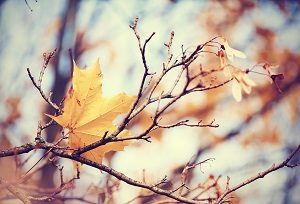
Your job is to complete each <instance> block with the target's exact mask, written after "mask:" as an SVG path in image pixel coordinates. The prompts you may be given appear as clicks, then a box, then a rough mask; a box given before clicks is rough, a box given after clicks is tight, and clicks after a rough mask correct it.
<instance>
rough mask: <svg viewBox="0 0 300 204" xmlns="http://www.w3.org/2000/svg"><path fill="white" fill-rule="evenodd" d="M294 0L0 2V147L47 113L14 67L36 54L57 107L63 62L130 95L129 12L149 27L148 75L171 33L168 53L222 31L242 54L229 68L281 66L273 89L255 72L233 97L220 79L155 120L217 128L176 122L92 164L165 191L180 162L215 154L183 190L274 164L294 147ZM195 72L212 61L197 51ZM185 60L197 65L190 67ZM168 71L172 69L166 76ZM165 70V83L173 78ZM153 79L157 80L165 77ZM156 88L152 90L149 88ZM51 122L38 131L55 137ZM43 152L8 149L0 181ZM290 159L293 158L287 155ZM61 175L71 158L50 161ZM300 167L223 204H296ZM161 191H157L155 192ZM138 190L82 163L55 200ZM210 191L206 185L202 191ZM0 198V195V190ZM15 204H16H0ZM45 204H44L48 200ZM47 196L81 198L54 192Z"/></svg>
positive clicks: (50, 180) (46, 175)
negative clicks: (94, 68)
mask: <svg viewBox="0 0 300 204" xmlns="http://www.w3.org/2000/svg"><path fill="white" fill-rule="evenodd" d="M299 11H300V3H299V2H298V1H296V0H295V1H284V0H282V1H275V0H274V1H271V0H270V1H250V0H240V1H238V0H224V1H215V0H212V1H193V0H187V1H180V0H162V1H160V0H154V1H150V0H149V1H138V0H130V1H121V0H119V1H118V0H111V1H110V0H106V1H104V0H103V1H100V0H99V1H93V0H90V1H75V0H69V1H67V0H65V1H60V0H52V1H37V2H36V1H34V0H27V2H26V1H22V0H10V1H5V0H1V1H0V29H1V33H0V48H1V49H0V126H1V129H0V148H1V149H5V148H9V147H14V146H17V145H21V144H23V143H25V142H30V141H33V140H34V138H35V134H36V129H37V125H38V121H40V120H42V121H47V120H48V119H47V118H45V117H44V113H52V111H53V110H51V108H50V107H48V106H47V104H46V103H45V102H44V101H43V100H42V98H41V97H40V95H39V93H38V91H37V90H36V89H35V88H34V86H33V85H32V83H31V81H30V79H29V77H28V75H27V72H26V68H30V70H31V72H32V73H33V75H34V76H35V77H36V78H37V77H38V74H39V72H40V70H41V67H42V63H43V53H44V52H50V51H53V50H54V49H55V48H56V49H57V52H56V56H55V57H54V58H53V60H52V61H51V64H50V65H49V67H48V68H47V69H46V72H45V75H44V79H43V83H42V87H43V89H44V90H45V92H46V93H49V92H50V91H52V92H53V101H55V102H60V101H61V100H62V98H63V96H64V95H65V92H66V90H67V89H68V88H69V87H70V75H71V73H70V71H71V64H70V57H69V53H68V49H69V48H71V49H72V52H73V57H74V59H75V61H76V62H77V64H78V65H79V66H80V67H85V66H88V65H91V64H93V63H94V62H95V61H96V59H97V58H98V57H99V59H100V64H101V69H102V71H103V74H104V82H103V89H104V94H105V95H107V96H110V95H114V94H116V93H119V92H122V91H125V92H126V93H127V94H129V95H136V93H137V91H138V87H139V86H138V85H139V83H140V80H141V76H142V74H143V65H142V60H141V56H140V53H139V50H138V44H137V40H136V38H135V36H134V34H133V32H132V30H131V29H130V28H129V24H131V23H132V22H133V21H134V19H135V17H136V16H139V19H140V20H139V24H138V32H139V34H140V36H141V38H142V40H145V39H146V38H148V37H149V36H150V35H151V33H152V32H156V35H155V36H154V37H153V40H152V41H151V42H150V43H149V47H148V50H147V55H146V57H147V60H148V64H149V67H150V69H151V70H152V71H156V72H158V73H159V71H160V70H161V69H162V63H163V62H164V61H165V60H166V57H167V50H166V48H165V46H164V43H166V42H168V40H169V36H170V33H171V32H172V31H174V33H175V36H174V42H173V47H172V51H173V53H174V56H178V55H180V53H181V46H182V45H183V46H184V47H185V48H191V50H192V48H194V47H195V46H197V45H198V44H201V43H204V42H206V41H208V40H209V39H211V38H213V37H215V36H219V35H222V36H224V37H225V38H226V39H227V40H228V42H229V43H230V45H231V46H232V47H234V48H236V49H239V50H242V51H243V52H244V53H245V54H246V55H247V59H243V60H236V61H235V64H237V65H238V66H241V67H243V68H245V69H246V68H251V67H252V66H253V65H255V64H257V63H266V62H268V63H270V64H273V65H279V68H277V70H276V72H277V73H284V76H285V78H284V80H283V81H281V82H280V83H279V86H280V88H281V89H282V93H279V92H278V90H277V89H276V87H275V86H274V84H271V83H269V81H268V79H267V78H266V77H263V76H259V75H253V76H251V77H252V79H253V80H255V81H256V82H257V84H258V86H257V87H256V88H255V89H254V90H253V92H252V93H251V94H250V95H247V96H246V97H244V98H243V101H242V102H240V103H237V102H235V100H234V99H233V97H232V96H231V86H230V84H229V85H226V86H223V87H220V88H218V89H214V90H212V91H208V92H201V93H195V94H192V95H189V96H188V97H187V98H185V99H184V100H181V101H179V102H178V103H177V104H176V105H175V106H174V107H173V108H172V109H170V110H169V112H168V113H167V114H165V116H164V119H165V120H166V121H170V122H172V121H173V122H174V121H178V120H182V119H186V118H189V119H195V120H202V121H203V122H205V123H209V122H210V121H212V120H213V119H215V121H216V123H217V124H219V125H220V127H219V128H188V127H177V128H172V129H164V130H158V131H156V132H155V133H153V135H152V136H153V139H152V142H151V143H147V142H137V143H136V144H134V145H132V146H129V147H127V148H126V149H125V151H124V152H118V153H115V154H108V157H107V158H106V159H105V161H104V164H107V165H109V166H110V167H112V168H114V169H116V170H118V171H120V172H122V173H124V174H125V175H127V176H129V177H131V178H134V179H136V180H142V179H145V180H146V182H147V183H150V184H151V183H153V184H155V183H157V182H159V181H160V180H161V179H163V178H164V177H165V176H167V179H169V180H170V181H172V183H173V185H174V186H176V185H177V186H178V185H180V174H181V171H182V170H183V168H184V166H185V165H186V163H187V162H188V161H190V160H193V159H194V160H196V161H202V160H205V159H208V158H215V160H214V161H212V162H209V164H204V165H202V166H201V170H200V168H199V167H197V168H195V169H194V170H193V175H192V177H191V179H190V180H189V181H188V183H187V185H188V186H189V187H191V188H192V187H193V186H196V185H198V184H199V183H200V184H201V183H204V182H206V181H207V180H208V179H209V178H213V177H214V178H217V177H218V176H219V175H222V177H221V179H220V186H223V187H224V185H225V183H226V176H229V177H230V178H231V180H230V184H231V185H234V184H238V183H240V182H242V181H243V180H245V179H246V178H248V177H249V176H253V175H255V174H256V173H257V172H259V171H261V170H264V169H266V168H268V167H270V166H271V165H272V164H273V163H279V162H281V161H283V160H284V159H285V157H286V156H287V155H288V154H289V153H290V152H291V151H292V150H293V149H294V148H295V147H296V146H297V145H298V144H299V143H300V136H299V131H300V124H299V119H300V118H299V116H300V115H299V111H300V105H299V104H300V103H299V102H300V91H299V90H300V86H299V84H300V52H299V51H300V37H299V36H300V12H299ZM200 63H201V64H202V65H203V68H204V69H209V68H212V67H214V66H215V65H216V64H219V61H218V58H216V57H215V58H209V57H206V56H205V55H204V56H201V57H200ZM193 66H195V67H199V62H198V64H194V65H193ZM174 76H176V75H174ZM174 76H173V75H172V74H171V75H170V76H169V81H171V82H172V80H173V81H174V80H175V78H174ZM165 86H168V83H167V82H166V84H165ZM161 88H162V89H163V88H164V87H161ZM150 116H151V113H149V112H145V113H143V114H142V115H141V116H140V117H139V118H137V120H136V121H135V123H134V124H132V127H131V130H132V132H133V134H134V133H137V132H139V131H140V130H142V129H143V128H145V126H146V125H147V123H148V122H149V120H150ZM59 130H60V129H59V127H51V128H49V129H47V131H46V132H44V135H43V136H44V137H45V138H47V140H48V141H50V142H51V141H55V140H56V139H57V138H58V137H59V135H60V133H59ZM42 155H43V152H41V151H37V152H32V153H29V154H26V155H22V156H20V158H19V159H18V161H19V162H22V161H24V160H28V161H27V162H26V164H24V165H23V166H22V168H21V167H19V166H18V165H16V161H15V159H14V158H4V159H3V158H1V160H0V166H1V168H0V174H1V175H2V176H4V177H5V178H7V179H8V180H14V179H16V178H18V177H19V176H20V175H21V174H22V173H24V172H26V171H27V170H28V169H29V168H30V167H31V166H32V165H33V164H34V163H36V162H37V160H38V159H39V158H40V157H41V156H42ZM299 160H300V158H299V155H298V157H296V158H295V161H294V162H299ZM58 162H59V163H60V165H63V166H64V169H63V170H64V176H65V179H67V178H72V176H73V175H74V170H73V166H72V163H71V162H70V161H67V160H59V161H58ZM299 173H300V170H299V168H294V169H288V168H284V169H281V170H279V171H276V172H273V173H272V174H270V175H268V176H266V177H265V178H263V179H260V180H258V181H256V182H255V183H252V184H251V185H248V186H246V187H245V188H243V189H240V190H239V191H237V192H236V193H234V195H233V196H234V198H233V199H232V200H233V201H232V202H233V203H254V202H255V203H285V204H289V203H299V202H300V195H299V192H300V176H299V175H300V174H299ZM26 182H28V183H27V185H32V186H41V187H44V188H53V187H55V186H57V185H58V183H59V171H58V169H57V168H56V167H54V166H53V165H52V164H51V163H49V164H47V165H45V166H44V167H43V168H41V169H40V170H39V171H37V173H36V174H35V175H34V176H33V177H32V178H30V179H29V180H28V181H26ZM166 188H167V187H166ZM144 193H145V192H144V191H143V190H141V189H139V188H136V187H132V186H129V185H127V184H125V183H123V182H120V183H119V182H118V181H117V180H115V179H113V178H110V177H109V176H108V175H106V174H105V173H103V172H99V171H98V170H94V169H92V168H89V167H83V169H82V173H81V179H80V180H77V181H76V183H75V185H74V187H73V188H72V189H71V190H68V191H66V192H65V193H64V194H63V195H64V196H65V197H67V196H71V195H78V196H85V198H86V199H87V200H89V201H90V202H91V203H97V202H98V203H103V202H104V201H108V200H109V202H111V203H126V202H128V201H131V200H132V199H133V198H135V197H136V196H138V195H141V194H144ZM213 194H214V192H208V196H210V195H213ZM0 196H1V193H0ZM159 199H160V197H157V196H148V197H144V198H140V199H135V200H133V201H132V202H130V203H153V202H155V201H158V200H159ZM1 202H3V203H18V202H19V201H18V200H10V201H0V203H1ZM53 202H54V201H53ZM55 203H83V201H79V200H71V199H70V200H67V199H65V200H63V199H60V200H59V199H58V200H56V201H55Z"/></svg>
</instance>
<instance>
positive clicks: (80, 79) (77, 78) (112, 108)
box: [48, 60, 135, 163]
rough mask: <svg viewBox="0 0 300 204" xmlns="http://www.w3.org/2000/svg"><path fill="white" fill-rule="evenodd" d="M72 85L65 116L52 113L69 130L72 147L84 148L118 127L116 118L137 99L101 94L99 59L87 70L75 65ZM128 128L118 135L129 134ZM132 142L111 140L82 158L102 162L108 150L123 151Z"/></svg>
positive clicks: (101, 76)
mask: <svg viewBox="0 0 300 204" xmlns="http://www.w3.org/2000/svg"><path fill="white" fill-rule="evenodd" d="M73 67H74V69H73V70H74V71H73V79H72V85H73V87H72V88H71V89H70V90H69V92H68V94H67V97H66V99H65V102H64V109H63V113H62V115H59V116H51V115H48V116H49V117H51V118H52V119H53V120H55V121H56V122H57V123H58V124H60V125H61V126H63V127H64V128H67V129H68V130H69V133H68V134H69V146H70V147H71V148H73V149H78V148H82V147H84V146H86V145H89V144H92V143H94V142H96V141H99V140H101V139H102V137H103V136H104V135H105V133H106V132H108V135H109V134H112V133H113V132H114V131H116V130H117V126H116V125H114V124H113V121H114V120H115V119H116V117H117V116H119V115H120V114H122V113H126V112H128V111H129V109H130V107H131V105H132V103H133V102H134V100H135V97H133V96H127V95H126V94H125V93H120V94H117V95H115V96H113V97H111V98H106V97H104V96H103V95H102V78H103V75H102V73H101V71H100V66H99V62H98V60H97V62H96V63H95V64H94V65H93V66H91V67H88V68H87V69H85V70H82V69H79V68H78V67H77V65H76V64H75V62H74V64H73ZM128 135H129V131H128V130H123V131H122V132H121V133H120V134H119V135H118V137H127V136H128ZM128 144H129V141H124V142H112V143H108V144H106V145H104V146H100V147H98V148H96V149H93V150H91V151H89V152H86V153H84V154H83V157H85V158H87V159H90V160H92V161H95V162H99V163H101V162H102V158H103V156H104V154H105V153H106V152H109V151H121V150H123V149H124V147H125V146H127V145H128Z"/></svg>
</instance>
